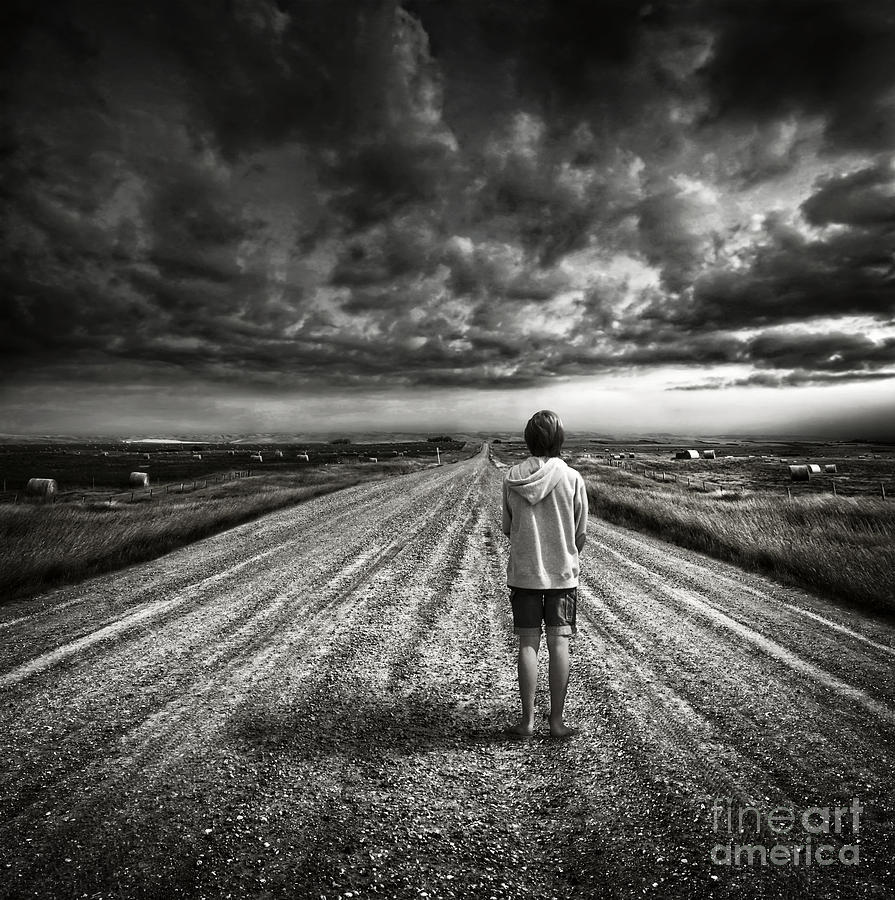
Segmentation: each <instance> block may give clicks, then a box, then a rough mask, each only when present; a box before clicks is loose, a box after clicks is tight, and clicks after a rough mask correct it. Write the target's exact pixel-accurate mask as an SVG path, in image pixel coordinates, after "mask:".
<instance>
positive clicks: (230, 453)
mask: <svg viewBox="0 0 895 900" xmlns="http://www.w3.org/2000/svg"><path fill="white" fill-rule="evenodd" d="M227 456H236V451H235V450H228V451H227Z"/></svg>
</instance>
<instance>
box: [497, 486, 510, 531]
mask: <svg viewBox="0 0 895 900" xmlns="http://www.w3.org/2000/svg"><path fill="white" fill-rule="evenodd" d="M512 520H513V513H512V512H511V511H510V504H509V500H508V498H507V483H506V482H504V483H503V514H502V515H501V525H500V527H501V530H502V531H503V533H504V534H505V535H506V536H507V537H509V536H510V523H511V522H512Z"/></svg>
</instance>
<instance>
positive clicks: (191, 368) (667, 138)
mask: <svg viewBox="0 0 895 900" xmlns="http://www.w3.org/2000/svg"><path fill="white" fill-rule="evenodd" d="M0 17H2V22H0V25H2V39H0V40H2V44H3V46H2V54H0V59H2V63H0V64H2V66H3V68H4V71H3V117H4V122H3V138H2V148H0V154H2V163H0V165H2V172H0V175H2V191H3V206H4V213H3V235H4V240H3V246H2V264H0V268H2V307H0V343H2V364H0V365H2V388H0V432H54V431H55V432H59V431H67V432H71V431H80V432H84V433H102V432H108V433H116V432H119V433H120V432H123V431H129V432H136V431H140V432H144V433H152V432H159V431H165V432H170V433H174V432H177V433H183V432H185V431H192V432H202V433H212V432H236V431H243V430H267V431H290V430H298V431H309V430H332V429H339V428H345V429H350V428H354V427H356V428H359V429H368V430H369V429H372V430H391V429H401V430H425V429H429V428H439V427H442V426H447V427H457V428H460V427H464V428H467V429H488V428H492V427H496V428H508V427H509V428H513V427H515V428H518V427H520V426H521V424H523V423H524V421H525V418H526V417H527V415H528V414H530V412H531V411H533V410H534V409H537V408H540V407H542V406H549V407H551V408H554V409H556V410H558V411H559V412H560V414H561V415H563V416H564V418H565V419H566V424H567V427H570V428H572V430H575V429H580V430H597V431H604V432H607V431H628V432H632V431H641V432H648V431H656V430H665V431H675V430H677V431H681V432H693V431H702V432H704V433H719V432H724V431H727V432H730V431H740V432H750V431H751V432H756V433H758V432H764V433H772V432H775V433H785V432H787V433H791V434H793V435H797V434H818V435H828V436H832V437H844V438H849V437H855V436H871V437H873V436H892V435H893V433H895V391H893V388H895V64H893V60H895V5H893V4H892V3H891V2H889V0H667V2H662V0H657V2H638V0H565V2H557V0H552V2H548V0H524V2H522V0H403V2H397V0H351V2H346V0H229V2H224V0H219V2H211V0H190V2H188V3H184V2H176V3H175V2H170V0H144V2H137V0H134V2H121V0H53V2H43V3H41V2H33V0H6V2H4V4H3V6H2V12H0Z"/></svg>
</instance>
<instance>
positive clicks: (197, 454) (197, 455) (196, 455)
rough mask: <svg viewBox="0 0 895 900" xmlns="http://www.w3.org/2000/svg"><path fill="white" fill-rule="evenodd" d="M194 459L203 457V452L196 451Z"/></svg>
mask: <svg viewBox="0 0 895 900" xmlns="http://www.w3.org/2000/svg"><path fill="white" fill-rule="evenodd" d="M193 459H202V454H201V453H194V454H193Z"/></svg>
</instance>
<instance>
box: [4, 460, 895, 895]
mask: <svg viewBox="0 0 895 900" xmlns="http://www.w3.org/2000/svg"><path fill="white" fill-rule="evenodd" d="M492 452H493V455H494V458H493V459H491V458H489V457H490V456H491V454H492ZM509 456H511V454H508V455H507V458H506V459H504V458H503V450H502V448H501V447H500V445H499V444H498V445H496V446H494V447H493V448H489V446H488V445H487V444H485V445H483V447H482V449H481V452H479V453H478V454H476V455H474V456H472V457H471V458H468V459H460V458H458V459H457V461H455V462H452V463H450V464H447V465H443V466H440V467H434V468H423V469H420V470H418V471H415V472H409V473H407V474H404V475H401V476H400V477H394V478H384V479H381V480H378V481H374V482H368V483H363V484H357V485H354V486H351V487H347V488H345V489H343V490H340V491H337V492H334V493H329V494H326V495H323V496H318V497H314V498H311V499H308V500H306V502H303V503H301V504H300V505H294V506H290V507H287V508H283V509H279V510H277V511H275V512H272V513H270V514H268V515H265V516H262V517H260V518H257V519H255V520H254V521H251V522H247V523H245V524H242V525H239V526H237V527H234V528H231V529H229V530H225V531H222V532H220V533H218V534H215V535H212V536H210V537H207V538H205V539H204V540H201V541H198V542H196V543H193V544H191V545H189V546H185V547H182V548H180V549H178V550H176V551H174V552H172V553H169V554H167V555H165V556H162V557H160V558H158V559H156V560H154V561H150V562H145V563H141V564H140V565H134V566H131V567H129V568H125V569H123V570H122V571H118V572H112V573H108V574H104V575H102V576H99V577H96V578H93V579H91V580H87V581H81V582H79V583H76V584H72V585H71V586H67V587H63V588H60V589H57V590H55V591H53V592H51V593H46V594H43V595H41V596H38V597H35V598H32V599H28V600H24V601H20V602H16V603H8V604H6V605H4V606H2V607H0V634H2V646H0V692H2V694H0V696H2V703H0V745H2V753H3V758H4V766H3V769H2V773H0V778H2V800H0V804H2V807H0V822H2V824H0V831H2V840H0V893H2V894H3V895H4V896H10V897H42V898H46V897H82V896H83V897H91V898H117V897H147V898H156V897H208V898H217V897H233V898H243V897H278V896H284V897H285V896H294V897H302V898H303V897H314V898H320V897H323V898H336V897H339V898H343V897H345V898H347V897H389V898H410V897H430V898H439V897H445V898H449V897H457V898H461V897H463V898H466V897H475V898H478V897H483V898H492V897H493V898H529V897H532V898H553V897H595V898H601V897H612V898H616V897H617V898H628V897H657V898H658V897H661V898H665V897H673V898H677V897H681V898H683V897H693V898H703V897H717V898H752V897H761V898H764V897H767V898H772V897H773V898H776V897H790V898H802V897H804V898H809V897H810V898H842V900H846V898H884V897H888V896H892V893H893V891H895V863H893V856H895V853H893V851H895V782H893V778H892V771H893V764H895V675H893V672H895V666H893V663H895V625H893V623H892V621H891V618H888V617H886V616H883V615H881V614H878V613H874V612H871V611H866V610H865V611H861V610H859V609H857V608H852V607H849V606H847V605H837V604H834V603H832V602H830V601H828V600H827V599H824V598H821V597H819V596H817V595H816V594H815V593H813V592H808V591H805V590H801V589H799V588H797V587H787V586H783V585H781V584H780V583H779V582H778V581H775V580H769V579H767V578H765V577H762V576H761V575H758V574H750V573H747V572H745V571H743V570H742V569H741V568H738V567H736V566H733V565H730V564H728V563H726V562H723V561H719V560H717V559H712V558H710V557H709V556H705V555H702V554H700V553H697V552H694V551H692V550H689V549H686V548H682V547H676V546H673V545H672V544H670V543H666V542H664V541H662V540H660V539H658V538H656V537H654V536H649V535H644V534H640V533H637V532H636V531H633V530H629V529H627V528H624V527H621V526H619V525H615V524H610V523H609V522H606V521H603V520H600V519H599V518H598V517H596V516H594V517H593V518H592V519H591V523H590V526H589V529H588V544H587V547H586V548H585V553H584V556H583V571H582V578H581V588H580V593H579V598H580V599H579V622H578V625H579V634H578V636H577V637H576V638H575V639H574V641H573V660H572V680H571V684H570V696H569V705H568V709H567V711H568V718H569V719H570V721H572V722H573V723H574V724H575V725H577V726H578V727H579V728H580V731H579V733H578V734H577V735H576V736H575V737H574V738H573V739H571V740H568V741H556V740H552V739H550V738H549V737H548V736H547V729H546V721H544V723H543V725H542V726H541V727H540V729H539V732H538V735H537V736H536V737H535V738H534V739H533V740H531V741H528V742H514V741H509V740H507V739H506V737H505V736H504V733H503V728H504V726H505V725H506V724H507V723H509V722H510V721H511V719H512V717H513V716H514V714H515V712H516V705H517V694H516V681H515V676H516V673H515V641H514V638H513V635H512V628H511V621H510V615H509V604H508V601H507V591H506V586H505V574H504V573H505V565H506V558H507V542H506V539H505V538H504V536H503V535H502V533H501V531H500V519H499V514H500V482H501V478H502V476H503V473H504V467H505V465H506V463H507V462H508V461H509ZM605 468H606V470H607V471H610V469H609V467H605ZM593 477H596V476H593ZM541 664H542V672H541V685H542V686H543V684H544V674H545V673H544V671H543V668H544V666H545V661H544V659H543V654H542V660H541ZM547 702H548V701H547V697H546V696H545V694H544V693H543V691H539V693H538V705H539V708H540V711H541V712H542V713H545V712H546V703H547ZM717 798H724V800H723V802H724V803H725V804H727V807H728V808H730V807H735V806H736V807H739V808H743V807H747V806H749V805H757V806H760V807H761V808H762V809H765V810H767V809H771V808H774V807H782V808H788V809H791V810H796V811H797V812H798V811H803V810H807V809H809V808H811V807H833V806H835V805H841V806H842V807H847V806H849V804H852V803H853V802H854V801H855V800H857V801H858V803H859V804H860V823H859V825H860V827H859V829H858V830H857V831H855V830H854V828H853V824H852V822H853V820H852V816H851V813H849V814H848V816H847V817H846V824H845V828H844V829H843V830H839V831H835V830H834V832H833V833H823V834H814V835H813V836H810V835H807V833H806V832H805V831H804V830H801V828H797V829H796V831H794V832H793V833H792V834H790V835H788V836H787V839H786V840H784V841H781V837H780V835H779V834H777V833H776V832H773V831H772V830H770V828H769V826H768V824H767V822H766V821H765V820H763V821H762V822H761V823H760V824H759V828H758V829H757V830H754V831H751V832H750V833H748V834H746V835H731V834H729V833H728V832H727V830H726V828H725V827H723V824H724V820H723V818H722V820H721V821H722V827H721V828H720V830H719V827H718V822H719V820H718V817H717V816H716V815H714V814H713V806H714V805H715V804H716V801H717ZM850 808H851V807H850ZM812 838H813V840H814V844H815V845H817V844H818V843H821V842H823V843H825V844H826V845H828V846H829V848H830V850H829V852H831V853H833V854H837V853H840V852H841V851H842V850H843V848H845V847H846V846H850V847H852V848H854V847H857V848H858V849H859V864H857V865H845V864H840V863H839V861H838V860H837V861H836V864H835V865H822V864H817V863H815V862H812V865H810V866H806V865H804V864H799V865H794V864H792V863H790V864H787V865H774V864H770V863H769V864H767V865H764V866H759V865H751V866H750V865H746V864H742V865H723V864H718V863H714V862H713V861H712V854H713V848H715V847H716V845H722V846H723V845H727V844H728V843H730V842H731V841H733V840H736V841H738V842H742V843H751V844H762V845H764V846H766V847H768V848H771V847H773V846H774V845H775V844H778V843H780V842H782V843H786V844H788V845H798V844H804V843H806V841H810V840H812ZM851 852H852V853H853V852H854V851H853V850H852V851H851ZM840 858H841V857H840Z"/></svg>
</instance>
